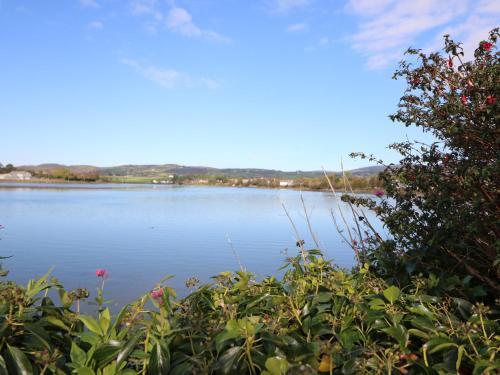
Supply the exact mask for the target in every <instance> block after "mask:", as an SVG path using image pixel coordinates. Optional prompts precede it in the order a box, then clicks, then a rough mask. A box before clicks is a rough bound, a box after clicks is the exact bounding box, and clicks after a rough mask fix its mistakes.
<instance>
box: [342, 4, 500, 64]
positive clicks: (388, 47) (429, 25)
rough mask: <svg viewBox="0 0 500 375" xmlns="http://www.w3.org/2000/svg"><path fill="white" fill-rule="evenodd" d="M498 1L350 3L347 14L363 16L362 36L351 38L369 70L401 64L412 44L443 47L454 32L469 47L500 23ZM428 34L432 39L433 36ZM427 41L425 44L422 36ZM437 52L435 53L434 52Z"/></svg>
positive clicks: (360, 29) (454, 35) (360, 24)
mask: <svg viewBox="0 0 500 375" xmlns="http://www.w3.org/2000/svg"><path fill="white" fill-rule="evenodd" d="M499 3H500V2H498V1H493V0H482V1H478V0H449V1H447V2H444V1H435V0H349V1H348V3H347V6H346V9H347V10H348V11H349V12H351V13H353V14H355V15H357V16H359V17H360V18H361V19H360V22H359V25H358V31H357V32H356V33H355V34H354V35H352V36H351V37H350V38H349V41H350V42H351V44H352V46H353V48H354V49H356V50H358V51H360V52H361V53H362V54H364V55H365V56H366V57H367V63H366V65H367V67H368V68H370V69H379V68H384V67H387V66H388V65H390V64H391V63H394V62H395V61H397V60H398V59H400V58H401V57H402V55H403V52H404V50H405V49H406V48H407V47H409V46H410V45H411V46H413V47H416V45H415V44H416V43H418V44H419V45H420V46H421V47H427V49H429V48H433V47H435V48H439V47H440V46H441V45H442V36H443V34H446V33H450V35H452V37H454V38H455V39H456V40H457V41H458V40H461V41H463V42H464V45H465V46H466V47H468V46H471V45H473V44H476V43H477V42H478V41H479V40H481V39H484V38H485V37H486V35H487V31H488V30H489V29H491V28H493V27H495V26H496V25H497V24H498V17H499V15H500V5H499ZM428 34H431V36H430V37H429V35H428ZM424 36H425V37H427V38H428V39H429V38H430V40H431V41H432V44H431V42H430V41H429V40H427V41H422V40H420V39H421V38H422V37H424ZM435 48H434V49H435Z"/></svg>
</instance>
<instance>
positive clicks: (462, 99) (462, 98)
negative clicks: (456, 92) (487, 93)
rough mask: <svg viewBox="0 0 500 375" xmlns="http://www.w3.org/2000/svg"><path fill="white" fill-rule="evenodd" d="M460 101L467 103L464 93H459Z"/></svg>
mask: <svg viewBox="0 0 500 375" xmlns="http://www.w3.org/2000/svg"><path fill="white" fill-rule="evenodd" d="M460 101H461V102H462V104H463V105H467V97H466V96H465V95H464V94H462V95H460Z"/></svg>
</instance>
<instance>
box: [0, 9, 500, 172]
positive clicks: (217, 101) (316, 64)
mask: <svg viewBox="0 0 500 375" xmlns="http://www.w3.org/2000/svg"><path fill="white" fill-rule="evenodd" d="M499 4H500V2H498V1H493V0H449V1H446V2H437V1H433V0H432V1H431V0H411V1H410V0H357V1H356V0H346V1H341V0H253V1H246V0H175V1H174V0H64V1H61V0H32V1H14V0H0V56H1V59H0V71H1V73H0V87H1V90H0V137H1V139H2V147H1V149H0V162H4V163H5V162H12V163H14V164H16V165H20V164H38V163H42V162H58V163H64V164H92V165H99V166H108V165H117V164H127V163H132V164H153V163H154V164H156V163H179V164H185V165H207V166H214V167H259V168H275V169H284V170H298V169H302V170H311V169H319V168H321V166H324V167H325V168H327V169H333V170H337V169H339V167H340V159H341V158H343V159H344V164H345V166H346V168H353V167H358V166H363V165H365V164H366V163H360V162H354V161H352V160H350V159H349V158H348V157H347V155H348V154H349V153H350V152H351V151H365V152H367V153H375V154H377V155H378V156H379V157H381V158H383V159H385V160H386V161H387V162H394V161H397V160H398V157H397V155H396V154H394V153H392V152H390V151H389V150H387V148H386V146H387V145H388V144H390V143H392V142H394V141H398V140H402V139H406V137H408V138H410V139H419V140H424V141H429V140H430V137H429V136H428V135H425V134H424V135H422V134H421V133H420V132H419V131H418V130H415V129H411V128H405V127H403V126H402V125H398V124H393V123H392V122H391V121H390V120H389V119H388V117H387V116H388V115H389V114H390V113H392V112H393V111H394V110H395V108H396V104H397V101H398V98H399V97H400V96H401V94H402V91H403V86H402V83H400V82H396V81H393V80H392V79H391V74H392V72H393V70H394V68H395V66H396V63H397V61H398V60H399V59H400V58H401V54H402V52H403V51H404V50H405V49H406V48H407V47H408V46H410V45H411V46H418V47H421V48H424V49H427V50H432V49H437V48H440V37H441V36H442V35H443V34H445V33H451V34H452V36H454V37H455V38H456V39H457V40H461V41H463V42H464V43H465V46H466V48H471V47H472V46H473V45H474V43H477V42H478V41H479V40H481V39H483V38H484V37H485V36H486V34H487V31H488V30H489V29H491V28H493V27H494V26H497V25H498V23H499V22H498V21H499V18H500V5H499Z"/></svg>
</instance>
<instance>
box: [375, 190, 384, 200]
mask: <svg viewBox="0 0 500 375" xmlns="http://www.w3.org/2000/svg"><path fill="white" fill-rule="evenodd" d="M373 194H375V196H377V197H379V198H382V197H383V196H384V194H385V192H384V191H383V190H380V189H377V190H375V191H374V192H373Z"/></svg>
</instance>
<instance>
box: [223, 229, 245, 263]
mask: <svg viewBox="0 0 500 375" xmlns="http://www.w3.org/2000/svg"><path fill="white" fill-rule="evenodd" d="M226 238H227V242H228V243H229V247H230V248H231V251H232V252H233V255H234V257H235V258H236V261H237V262H238V265H239V266H240V270H241V271H245V268H244V267H243V265H242V264H241V259H240V256H239V255H238V253H237V252H236V250H235V248H234V246H233V241H231V238H229V234H226Z"/></svg>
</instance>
